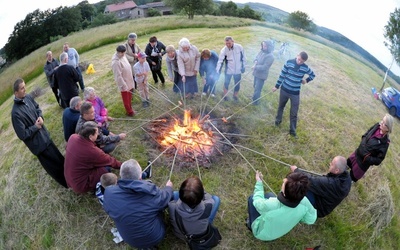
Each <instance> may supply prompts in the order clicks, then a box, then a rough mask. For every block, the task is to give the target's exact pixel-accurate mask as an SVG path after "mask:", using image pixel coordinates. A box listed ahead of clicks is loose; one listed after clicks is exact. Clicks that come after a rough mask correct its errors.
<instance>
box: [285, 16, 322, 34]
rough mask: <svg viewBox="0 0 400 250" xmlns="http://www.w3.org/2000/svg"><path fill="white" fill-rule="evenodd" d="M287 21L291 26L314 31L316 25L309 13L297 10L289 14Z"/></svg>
mask: <svg viewBox="0 0 400 250" xmlns="http://www.w3.org/2000/svg"><path fill="white" fill-rule="evenodd" d="M287 23H288V24H289V26H290V27H292V28H294V29H297V30H306V31H311V32H312V31H313V30H314V29H315V25H314V23H313V21H312V20H311V18H310V17H309V16H308V14H307V13H304V12H301V11H295V12H292V13H290V14H289V17H288V19H287Z"/></svg>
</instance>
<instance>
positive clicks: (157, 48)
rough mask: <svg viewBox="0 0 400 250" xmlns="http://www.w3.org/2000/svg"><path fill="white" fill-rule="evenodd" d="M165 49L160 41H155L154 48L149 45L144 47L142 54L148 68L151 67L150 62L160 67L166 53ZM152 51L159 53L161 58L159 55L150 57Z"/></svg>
mask: <svg viewBox="0 0 400 250" xmlns="http://www.w3.org/2000/svg"><path fill="white" fill-rule="evenodd" d="M165 49H166V47H165V45H164V44H163V43H162V42H160V41H157V43H156V45H155V46H154V47H152V46H151V44H150V43H148V44H147V45H146V49H145V52H144V53H145V54H146V55H147V58H146V60H147V62H148V63H149V65H150V67H151V66H152V62H155V63H156V64H157V65H161V61H162V56H163V55H165V53H167V52H166V51H165ZM153 50H154V52H156V53H161V56H159V55H158V56H152V55H151V53H152V52H153ZM159 68H160V69H161V66H159Z"/></svg>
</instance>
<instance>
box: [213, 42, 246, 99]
mask: <svg viewBox="0 0 400 250" xmlns="http://www.w3.org/2000/svg"><path fill="white" fill-rule="evenodd" d="M224 63H225V82H224V100H225V101H227V100H228V97H227V94H228V89H229V83H230V82H231V79H232V77H233V80H234V82H235V85H234V90H233V91H234V92H233V100H235V101H238V100H239V99H238V93H239V90H240V81H241V80H242V74H243V73H244V72H245V68H246V56H245V54H244V49H243V47H242V45H240V44H238V43H235V42H234V40H233V38H232V37H231V36H226V37H225V46H224V47H223V48H222V49H221V52H220V53H219V58H218V63H217V67H216V68H215V69H216V70H217V72H219V74H221V70H222V67H223V64H224Z"/></svg>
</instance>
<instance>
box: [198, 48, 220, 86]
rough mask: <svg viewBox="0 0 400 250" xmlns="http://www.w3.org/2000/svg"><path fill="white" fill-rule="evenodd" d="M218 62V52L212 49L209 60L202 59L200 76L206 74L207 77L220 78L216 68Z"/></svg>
mask: <svg viewBox="0 0 400 250" xmlns="http://www.w3.org/2000/svg"><path fill="white" fill-rule="evenodd" d="M217 63H218V54H217V53H216V52H215V51H211V57H210V59H208V60H204V59H203V58H201V59H200V70H199V73H200V76H201V77H203V76H204V75H206V77H207V79H214V80H216V79H218V72H217V70H216V67H217Z"/></svg>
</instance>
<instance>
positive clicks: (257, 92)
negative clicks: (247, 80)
mask: <svg viewBox="0 0 400 250" xmlns="http://www.w3.org/2000/svg"><path fill="white" fill-rule="evenodd" d="M264 83H265V80H263V79H261V78H257V77H254V94H253V102H254V104H258V102H259V100H258V99H259V98H260V96H261V91H262V88H263V87H264Z"/></svg>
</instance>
